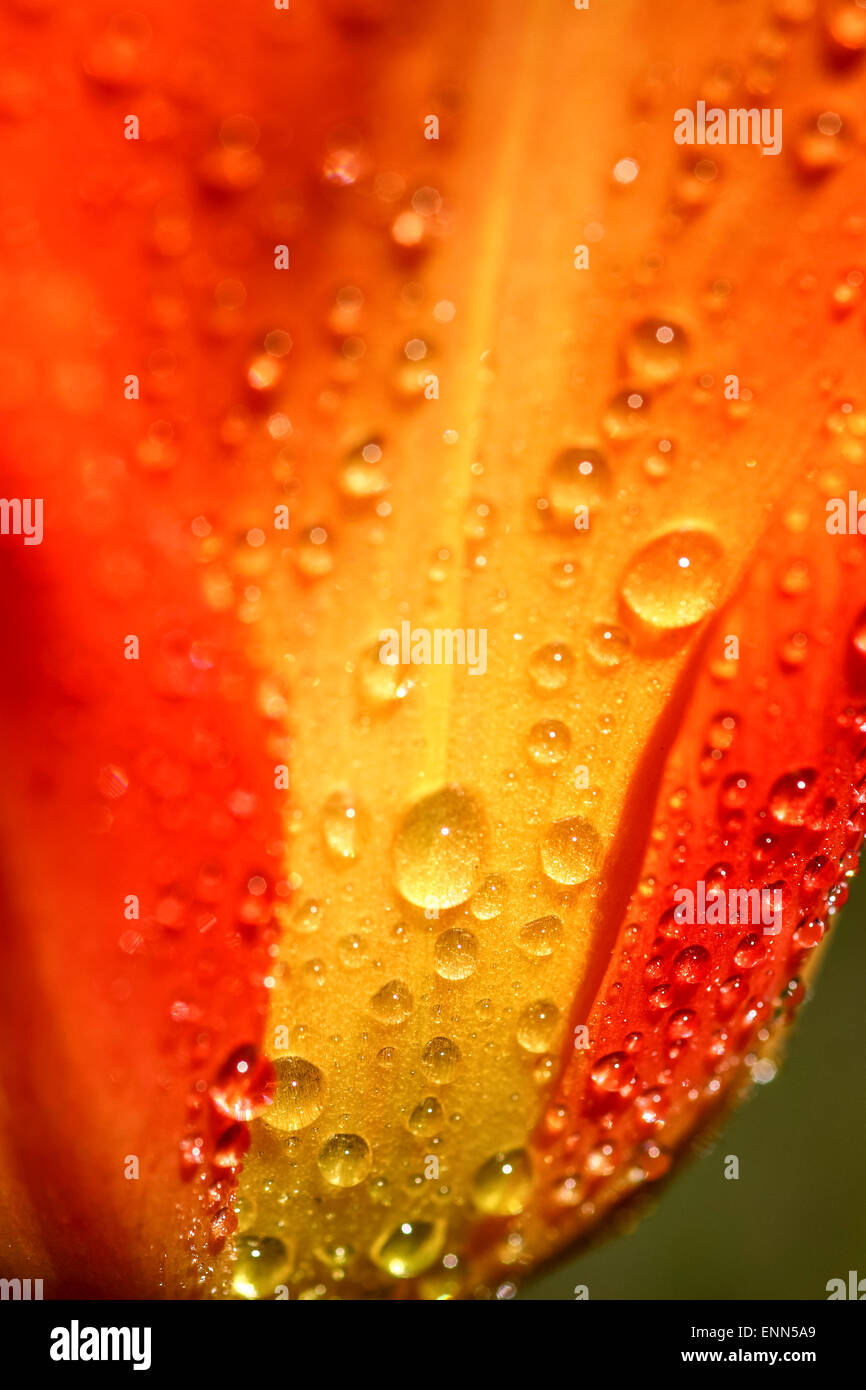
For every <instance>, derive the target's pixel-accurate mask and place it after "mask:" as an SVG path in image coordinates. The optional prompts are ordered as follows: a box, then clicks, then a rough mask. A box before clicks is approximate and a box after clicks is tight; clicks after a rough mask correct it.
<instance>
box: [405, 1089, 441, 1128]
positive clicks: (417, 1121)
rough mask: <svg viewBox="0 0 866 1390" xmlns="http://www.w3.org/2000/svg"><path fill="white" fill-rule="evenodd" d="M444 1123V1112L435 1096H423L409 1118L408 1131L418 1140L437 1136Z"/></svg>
mask: <svg viewBox="0 0 866 1390" xmlns="http://www.w3.org/2000/svg"><path fill="white" fill-rule="evenodd" d="M444 1123H445V1112H444V1110H443V1109H442V1106H441V1105H440V1104H439V1101H438V1100H437V1099H436V1097H435V1096H425V1098H424V1099H423V1100H422V1101H421V1102H420V1104H419V1105H416V1106H415V1109H414V1110H413V1111H412V1114H411V1115H410V1116H409V1129H410V1130H411V1132H412V1133H413V1134H414V1135H416V1136H417V1137H418V1138H419V1139H429V1138H430V1136H431V1135H433V1134H438V1133H439V1132H440V1130H441V1129H442V1126H443V1125H444Z"/></svg>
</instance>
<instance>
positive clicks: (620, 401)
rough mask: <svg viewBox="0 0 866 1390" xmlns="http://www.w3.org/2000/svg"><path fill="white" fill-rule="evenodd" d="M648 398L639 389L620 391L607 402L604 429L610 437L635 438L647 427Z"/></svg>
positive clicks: (620, 438) (617, 438)
mask: <svg viewBox="0 0 866 1390" xmlns="http://www.w3.org/2000/svg"><path fill="white" fill-rule="evenodd" d="M648 413H649V400H648V398H647V397H646V395H645V394H644V393H643V392H641V391H620V392H619V394H618V395H616V396H614V398H613V400H612V401H610V402H609V403H608V406H607V409H606V410H605V413H604V420H603V422H602V423H603V425H604V430H605V433H606V434H607V435H609V436H610V438H611V439H616V440H623V441H625V440H629V439H636V438H637V437H638V435H641V434H643V432H644V430H645V429H646V427H647V415H648Z"/></svg>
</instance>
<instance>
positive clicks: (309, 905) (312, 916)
mask: <svg viewBox="0 0 866 1390" xmlns="http://www.w3.org/2000/svg"><path fill="white" fill-rule="evenodd" d="M291 921H292V931H298V932H303V933H304V934H305V935H306V934H307V933H308V932H314V931H318V929H319V927H320V925H321V922H322V904H321V903H319V902H317V901H316V899H315V898H307V900H306V901H305V902H302V903H301V905H300V907H298V908H297V909H296V911H295V912H294V913H293V914H292V919H291Z"/></svg>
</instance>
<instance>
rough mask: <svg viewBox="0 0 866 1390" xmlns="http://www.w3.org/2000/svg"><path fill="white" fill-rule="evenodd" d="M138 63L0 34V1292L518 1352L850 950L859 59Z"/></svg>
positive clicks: (449, 14)
mask: <svg viewBox="0 0 866 1390" xmlns="http://www.w3.org/2000/svg"><path fill="white" fill-rule="evenodd" d="M132 6H133V8H130V9H125V8H122V7H120V6H119V5H118V4H117V3H116V0H112V3H110V4H109V3H104V0H89V2H88V3H87V4H85V5H83V6H81V7H76V6H72V5H61V4H59V3H57V0H11V3H10V4H8V5H7V7H6V11H5V14H4V16H3V18H2V21H0V22H2V36H3V42H2V54H3V57H2V61H0V124H2V131H3V142H4V154H3V159H2V163H0V246H2V257H0V306H2V319H0V420H2V433H0V491H2V494H3V495H2V498H0V583H2V604H0V651H2V663H0V744H2V760H3V768H4V775H3V779H2V784H0V846H2V872H0V899H2V912H0V923H2V927H0V931H2V939H3V969H2V972H0V1040H2V1046H0V1115H2V1125H0V1208H2V1218H0V1266H2V1269H0V1273H2V1275H3V1276H4V1279H3V1281H2V1282H3V1287H4V1289H8V1288H11V1287H13V1283H17V1284H19V1285H20V1282H21V1281H27V1280H30V1281H31V1286H32V1282H33V1281H37V1280H38V1281H41V1284H40V1289H41V1290H42V1292H41V1293H40V1296H44V1298H45V1299H59V1300H87V1301H89V1300H118V1299H146V1300H166V1301H180V1300H221V1301H223V1300H224V1301H230V1302H233V1303H241V1302H244V1301H249V1300H278V1301H281V1300H285V1299H289V1300H302V1301H307V1300H412V1301H430V1300H470V1301H471V1300H485V1299H494V1300H496V1299H498V1300H500V1301H502V1300H508V1299H511V1298H514V1297H515V1296H517V1297H520V1296H521V1294H522V1291H523V1289H524V1288H525V1287H526V1286H527V1284H529V1285H530V1287H531V1285H532V1280H533V1279H534V1278H537V1277H538V1275H539V1273H540V1272H543V1271H547V1270H549V1269H552V1268H554V1267H555V1265H556V1262H557V1261H560V1262H561V1261H562V1260H563V1259H566V1258H570V1257H571V1256H572V1255H573V1253H574V1252H575V1251H577V1252H580V1251H581V1250H583V1249H585V1248H587V1247H588V1244H589V1243H590V1242H596V1241H598V1240H601V1239H602V1238H603V1237H604V1238H607V1239H610V1240H612V1241H616V1240H620V1241H622V1239H623V1236H622V1229H623V1223H624V1222H636V1221H637V1220H638V1218H639V1216H640V1215H641V1213H642V1212H643V1210H644V1208H645V1207H646V1206H647V1205H648V1204H650V1203H651V1201H652V1200H653V1198H654V1197H656V1196H657V1194H659V1193H661V1192H662V1191H664V1192H667V1189H668V1184H669V1183H670V1184H671V1185H672V1189H673V1188H675V1187H676V1184H677V1182H678V1181H679V1176H678V1173H679V1169H680V1168H681V1167H683V1166H686V1160H687V1159H688V1158H689V1156H694V1154H695V1152H696V1146H698V1148H699V1149H700V1148H701V1146H704V1147H705V1146H707V1145H708V1144H711V1143H712V1140H713V1137H714V1136H715V1135H717V1134H718V1133H719V1132H723V1127H724V1125H725V1124H726V1123H727V1121H728V1117H729V1116H730V1114H731V1112H732V1110H733V1108H734V1106H735V1105H736V1104H737V1103H738V1102H739V1101H740V1100H741V1099H742V1098H743V1097H744V1096H745V1095H746V1093H747V1092H749V1090H750V1089H751V1088H752V1087H753V1086H755V1085H756V1084H757V1085H758V1086H760V1085H762V1084H763V1083H766V1082H767V1081H768V1080H769V1079H771V1078H772V1077H773V1076H774V1075H775V1073H776V1070H777V1069H778V1068H780V1067H781V1070H782V1073H783V1074H784V1072H785V1066H784V1065H783V1062H784V1055H785V1052H786V1050H787V1047H788V1037H789V1035H790V1034H791V1032H792V1026H793V1025H795V1024H796V1022H797V1020H798V1014H799V1012H800V1006H801V1004H802V1003H803V1001H804V999H806V998H807V997H808V996H809V995H810V994H811V993H812V991H813V989H814V990H815V992H816V995H817V996H818V997H820V995H821V982H820V981H818V980H817V977H816V964H817V962H818V961H819V960H820V959H821V957H822V955H823V954H824V953H825V947H826V946H827V943H828V941H829V939H830V938H831V937H833V936H835V935H836V934H837V932H841V933H844V932H845V930H846V925H845V924H846V919H847V918H848V917H849V915H853V914H849V913H847V912H846V913H843V912H842V908H843V906H844V904H845V901H846V899H847V896H848V892H849V888H850V880H851V879H852V878H853V876H854V874H855V871H856V868H857V861H858V854H859V850H860V845H861V841H862V838H863V832H864V826H866V810H864V804H866V791H864V788H866V583H864V578H866V544H864V537H866V395H864V368H866V336H864V331H866V300H864V296H863V284H864V275H866V252H864V245H866V243H864V237H866V196H864V191H863V190H864V187H866V185H864V174H866V155H864V130H863V123H864V110H866V108H864V101H863V98H864V94H866V88H864V71H866V69H864V66H863V62H862V60H863V55H864V53H866V7H864V6H863V5H862V4H860V3H857V0H827V2H826V3H824V0H758V3H754V4H749V3H746V0H727V2H725V3H723V0H711V3H707V4H705V5H694V4H688V3H685V0H659V3H658V4H652V5H646V4H638V3H636V2H634V0H586V3H576V2H575V3H572V0H509V3H508V4H502V3H498V4H497V3H493V0H474V3H472V4H466V3H460V2H459V0H427V2H426V3H424V4H419V5H413V4H406V3H402V4H401V3H399V0H318V3H315V4H313V3H312V0H291V4H289V0H285V3H282V0H276V3H275V2H274V0H256V3H254V4H253V3H249V4H229V3H227V0H207V3H206V0H188V3H186V4H180V5H177V4H169V3H167V0H132ZM840 923H841V925H840ZM849 930H850V924H849ZM832 949H833V948H830V951H831V955H832ZM796 1031H797V1029H796V1027H794V1028H793V1032H794V1033H796ZM792 1066H794V1062H793V1061H792ZM853 1066H854V1063H853V1062H852V1067H853ZM857 1066H858V1068H859V1063H858V1064H857ZM857 1074H859V1070H858V1073H857ZM853 1075H854V1072H853V1070H852V1076H853ZM853 1143H854V1140H853V1138H852V1144H853ZM828 1162H829V1160H828ZM833 1171H834V1170H833V1167H832V1162H830V1166H829V1168H828V1170H827V1171H825V1172H824V1174H823V1176H822V1179H821V1181H822V1183H823V1184H826V1188H827V1189H828V1190H829V1191H832V1188H833V1185H834V1178H833ZM726 1176H727V1177H731V1176H732V1173H731V1172H728V1173H727V1174H726ZM733 1176H736V1174H733ZM626 1213H627V1214H628V1215H627V1216H626ZM656 1224H657V1225H658V1226H659V1229H660V1232H662V1233H661V1234H658V1235H657V1236H656V1239H658V1240H663V1229H664V1226H663V1222H657V1223H656ZM807 1241H808V1237H807V1235H805V1234H804V1235H803V1245H804V1248H805V1246H806V1244H807ZM857 1253H858V1252H857V1251H856V1250H854V1249H853V1247H852V1250H851V1256H850V1259H851V1261H854V1260H855V1259H856V1256H857ZM859 1254H860V1259H861V1262H862V1258H863V1256H862V1250H861V1251H860V1252H859ZM837 1272H839V1273H842V1274H844V1276H845V1278H846V1279H847V1277H848V1275H847V1273H846V1272H845V1271H836V1270H834V1269H829V1270H827V1271H826V1272H825V1273H823V1274H822V1275H821V1276H820V1289H819V1290H818V1291H817V1292H816V1293H815V1294H814V1295H813V1296H815V1297H824V1294H823V1289H824V1284H825V1282H826V1279H828V1278H829V1277H830V1276H831V1275H833V1274H835V1273H837ZM864 1272H866V1271H864ZM8 1281H13V1283H9V1282H8ZM572 1283H573V1281H570V1282H569V1283H568V1286H567V1290H566V1292H565V1293H564V1294H563V1295H562V1296H563V1297H565V1298H573V1297H574V1294H573V1292H572ZM864 1287H866V1285H864ZM5 1296H6V1294H5V1293H4V1297H5ZM14 1296H16V1297H17V1296H19V1294H14ZM578 1296H580V1295H578ZM683 1296H684V1297H688V1296H689V1295H688V1292H687V1291H686V1292H685V1293H684V1294H683ZM719 1296H722V1295H721V1293H720V1294H719ZM852 1296H855V1297H856V1296H857V1295H856V1294H855V1295H852ZM52 1354H53V1353H52Z"/></svg>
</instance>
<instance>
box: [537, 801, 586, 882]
mask: <svg viewBox="0 0 866 1390" xmlns="http://www.w3.org/2000/svg"><path fill="white" fill-rule="evenodd" d="M600 853H601V839H600V837H599V834H598V831H597V830H596V829H595V827H594V826H593V825H590V823H589V821H587V820H584V819H583V817H582V816H572V817H570V819H568V820H558V821H554V823H553V825H552V826H551V827H550V829H549V830H548V831H547V834H546V835H545V836H544V839H543V840H542V842H541V866H542V868H543V869H544V872H545V873H546V874H547V877H548V878H551V879H553V881H554V883H564V884H579V883H586V881H587V879H589V878H591V877H592V876H593V874H594V873H595V872H596V869H597V866H598V860H599V856H600Z"/></svg>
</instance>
